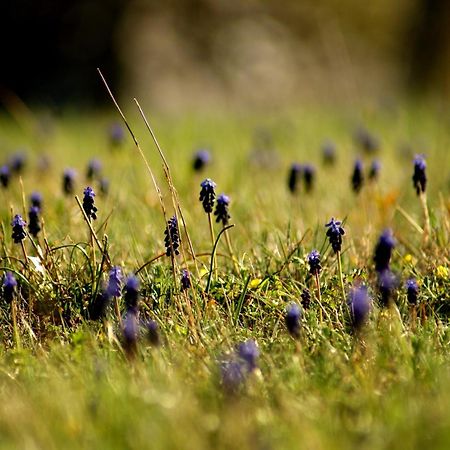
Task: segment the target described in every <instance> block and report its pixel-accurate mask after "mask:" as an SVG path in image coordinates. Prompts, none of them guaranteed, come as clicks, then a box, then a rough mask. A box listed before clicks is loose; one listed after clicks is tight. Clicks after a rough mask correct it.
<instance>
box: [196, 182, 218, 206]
mask: <svg viewBox="0 0 450 450" xmlns="http://www.w3.org/2000/svg"><path fill="white" fill-rule="evenodd" d="M200 186H201V188H202V189H201V191H200V197H199V200H200V201H201V202H202V204H203V209H204V210H205V213H207V214H211V213H212V211H213V206H214V199H215V198H216V192H215V190H214V189H215V188H216V183H214V181H212V180H211V179H209V178H207V179H206V180H203V181H202V182H201V184H200Z"/></svg>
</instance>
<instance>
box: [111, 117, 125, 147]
mask: <svg viewBox="0 0 450 450" xmlns="http://www.w3.org/2000/svg"><path fill="white" fill-rule="evenodd" d="M124 139H125V132H124V129H123V127H122V125H121V124H120V123H113V124H112V125H111V126H110V128H109V140H110V142H111V144H112V145H113V146H114V147H118V146H119V145H120V144H122V142H123V141H124Z"/></svg>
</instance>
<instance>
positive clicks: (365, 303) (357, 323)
mask: <svg viewBox="0 0 450 450" xmlns="http://www.w3.org/2000/svg"><path fill="white" fill-rule="evenodd" d="M348 306H349V308H350V314H351V318H352V325H353V328H354V329H355V330H359V329H360V328H361V327H362V326H363V325H364V323H365V322H366V320H367V316H368V314H369V312H370V310H371V308H372V301H371V299H370V297H369V294H368V292H367V287H366V286H355V287H353V288H352V289H351V291H350V293H349V297H348Z"/></svg>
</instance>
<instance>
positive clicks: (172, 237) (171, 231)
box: [164, 216, 180, 256]
mask: <svg viewBox="0 0 450 450" xmlns="http://www.w3.org/2000/svg"><path fill="white" fill-rule="evenodd" d="M164 234H165V238H164V245H165V246H166V255H167V256H173V255H179V254H180V252H179V251H178V247H179V246H180V233H179V231H178V220H177V217H176V216H173V217H172V218H171V219H169V220H168V221H167V227H166V230H165V231H164Z"/></svg>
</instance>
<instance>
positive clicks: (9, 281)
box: [3, 272, 17, 303]
mask: <svg viewBox="0 0 450 450" xmlns="http://www.w3.org/2000/svg"><path fill="white" fill-rule="evenodd" d="M16 287H17V281H16V279H15V277H14V275H13V274H12V273H11V272H6V274H5V278H4V279H3V298H4V300H5V301H6V302H7V303H11V302H12V301H13V298H14V294H15V291H16Z"/></svg>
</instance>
